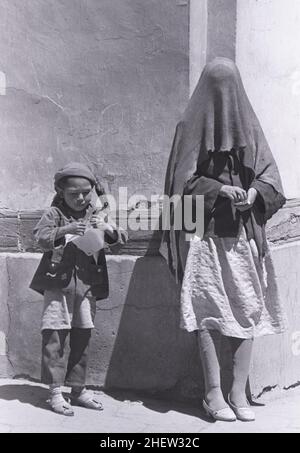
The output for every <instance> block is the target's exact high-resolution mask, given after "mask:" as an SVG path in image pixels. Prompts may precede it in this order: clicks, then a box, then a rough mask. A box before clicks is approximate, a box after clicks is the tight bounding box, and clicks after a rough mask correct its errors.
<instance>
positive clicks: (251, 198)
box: [234, 187, 257, 212]
mask: <svg viewBox="0 0 300 453" xmlns="http://www.w3.org/2000/svg"><path fill="white" fill-rule="evenodd" d="M256 197H257V190H256V189H254V187H250V189H249V190H248V193H247V200H246V203H245V204H243V203H240V204H239V203H237V204H236V203H235V204H234V205H235V207H236V209H238V210H239V211H241V212H243V211H247V209H250V208H252V206H253V205H254V202H255V200H256Z"/></svg>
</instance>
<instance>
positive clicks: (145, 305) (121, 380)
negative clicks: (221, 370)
mask: <svg viewBox="0 0 300 453" xmlns="http://www.w3.org/2000/svg"><path fill="white" fill-rule="evenodd" d="M195 375H196V376H197V377H196V379H195V380H194V383H192V380H193V376H195ZM201 380H202V379H201V373H200V367H199V360H198V354H197V349H196V342H195V335H193V334H187V333H186V332H184V331H182V330H180V328H179V289H178V288H177V287H176V285H175V283H174V281H173V279H172V276H171V275H170V273H169V270H168V268H167V266H166V264H165V262H164V260H163V259H162V258H160V257H150V256H145V257H142V258H139V259H138V260H137V261H136V264H135V266H134V269H133V272H132V275H131V279H130V282H129V287H128V292H127V297H126V300H125V303H124V307H123V311H122V314H121V317H120V323H119V328H118V333H117V337H116V340H115V343H114V348H113V351H112V355H111V359H110V362H109V366H108V370H107V375H106V380H105V387H106V388H123V389H125V388H126V389H136V390H142V389H144V390H150V391H151V390H152V391H157V392H162V391H170V390H173V391H174V390H175V391H178V393H180V394H182V391H183V393H185V392H184V388H183V387H185V386H186V392H188V393H189V396H192V395H190V394H191V393H193V392H194V393H195V394H198V393H199V390H200V389H201V387H202V386H201ZM179 387H180V389H179ZM187 396H188V395H187Z"/></svg>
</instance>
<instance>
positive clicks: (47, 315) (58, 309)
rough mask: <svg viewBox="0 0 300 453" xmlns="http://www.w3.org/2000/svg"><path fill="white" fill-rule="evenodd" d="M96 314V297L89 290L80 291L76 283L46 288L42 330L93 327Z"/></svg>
mask: <svg viewBox="0 0 300 453" xmlns="http://www.w3.org/2000/svg"><path fill="white" fill-rule="evenodd" d="M95 314H96V298H95V297H94V296H92V295H91V294H90V292H88V291H78V290H77V288H76V285H72V286H70V287H67V288H63V289H51V290H45V293H44V310H43V315H42V323H41V330H44V329H53V330H60V329H71V328H72V327H79V328H81V329H92V328H94V327H95V326H94V319H95Z"/></svg>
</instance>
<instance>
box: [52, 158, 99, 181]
mask: <svg viewBox="0 0 300 453" xmlns="http://www.w3.org/2000/svg"><path fill="white" fill-rule="evenodd" d="M66 177H79V178H86V179H88V180H89V181H91V183H92V184H93V185H96V184H97V179H96V177H95V175H94V174H93V173H92V171H91V170H90V169H89V168H88V167H87V166H86V165H84V164H81V163H79V162H71V163H69V164H67V165H65V166H64V167H63V168H61V169H60V170H58V171H57V172H56V173H55V175H54V186H55V187H57V186H58V185H59V181H61V180H62V179H63V178H66Z"/></svg>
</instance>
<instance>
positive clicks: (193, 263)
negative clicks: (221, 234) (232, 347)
mask: <svg viewBox="0 0 300 453" xmlns="http://www.w3.org/2000/svg"><path fill="white" fill-rule="evenodd" d="M284 326H285V319H284V315H283V311H282V308H281V304H280V298H279V293H278V287H277V282H276V276H275V272H274V266H273V263H272V259H271V255H270V251H269V249H268V250H267V252H266V255H265V256H264V258H259V254H258V250H257V247H256V244H255V241H254V240H253V239H251V240H250V241H248V239H247V237H246V232H245V229H244V228H243V229H242V230H241V233H240V235H239V237H238V238H212V237H209V238H204V239H200V238H198V237H197V236H195V237H194V238H193V239H192V240H191V242H190V248H189V252H188V256H187V262H186V267H185V273H184V279H183V284H182V290H181V327H182V328H183V329H186V330H187V331H189V332H191V331H194V330H198V329H200V328H207V329H215V330H218V331H219V332H221V333H222V334H223V335H225V336H230V337H237V338H253V337H259V336H263V335H268V334H275V333H281V332H283V331H284Z"/></svg>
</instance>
